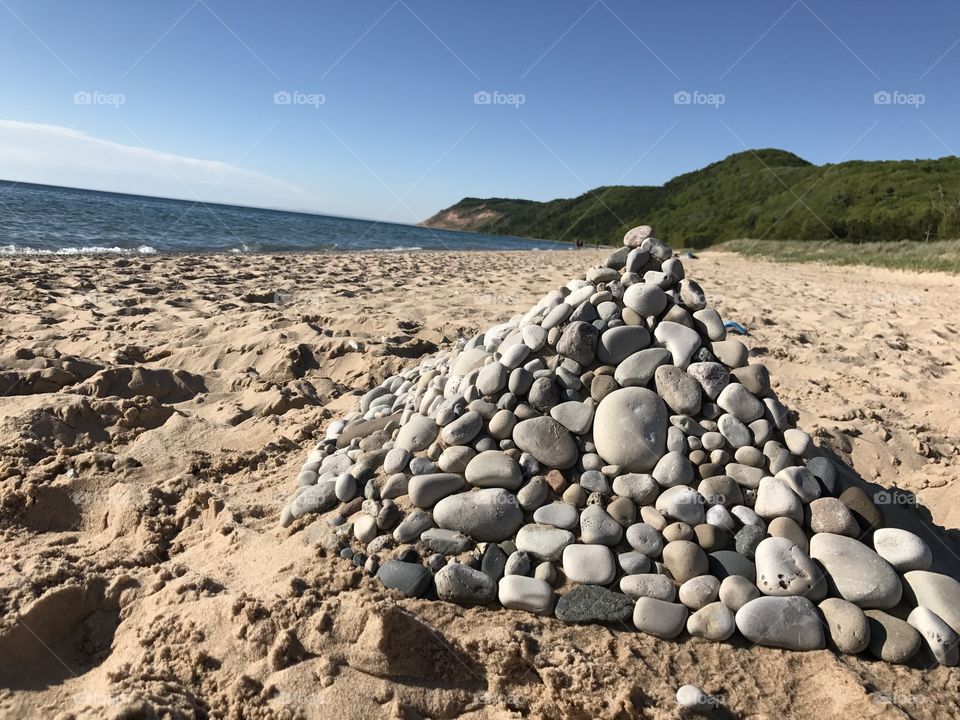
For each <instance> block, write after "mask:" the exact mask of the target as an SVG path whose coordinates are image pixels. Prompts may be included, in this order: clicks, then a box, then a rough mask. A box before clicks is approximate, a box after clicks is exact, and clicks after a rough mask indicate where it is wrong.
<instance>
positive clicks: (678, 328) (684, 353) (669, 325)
mask: <svg viewBox="0 0 960 720" xmlns="http://www.w3.org/2000/svg"><path fill="white" fill-rule="evenodd" d="M653 336H654V337H655V338H656V339H657V342H658V343H660V345H662V346H663V347H665V348H666V349H667V350H669V351H670V356H671V358H672V359H673V364H674V365H676V366H677V367H678V368H683V369H686V367H687V365H689V364H690V358H691V357H692V356H693V353H695V352H696V351H697V349H698V348H699V347H700V333H698V332H697V331H696V330H693V329H692V328H688V327H687V326H686V325H681V324H680V323H675V322H669V321H662V322H660V323H658V324H657V327H656V329H655V330H654V331H653ZM761 414H762V413H761ZM757 417H760V416H759V415H758V416H757ZM755 419H756V418H754V420H755Z"/></svg>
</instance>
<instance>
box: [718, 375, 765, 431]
mask: <svg viewBox="0 0 960 720" xmlns="http://www.w3.org/2000/svg"><path fill="white" fill-rule="evenodd" d="M717 405H719V406H720V407H721V408H723V409H724V410H726V411H727V412H728V413H730V414H731V415H733V416H734V417H735V418H737V420H739V421H740V422H742V423H752V422H753V421H754V420H759V419H760V418H762V417H763V403H762V402H760V401H759V400H758V399H757V398H756V396H755V395H754V394H753V393H751V392H750V391H749V390H747V389H746V388H745V387H744V386H743V385H741V384H740V383H730V384H729V385H727V386H726V387H725V388H724V389H723V390H722V391H721V392H720V394H719V395H718V396H717Z"/></svg>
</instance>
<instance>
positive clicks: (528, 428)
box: [513, 417, 579, 470]
mask: <svg viewBox="0 0 960 720" xmlns="http://www.w3.org/2000/svg"><path fill="white" fill-rule="evenodd" d="M513 441H514V442H515V443H516V444H517V447H519V448H520V449H521V450H523V451H524V452H528V453H530V454H531V455H533V457H534V458H536V460H537V462H539V463H541V464H542V465H543V466H544V467H548V468H557V469H559V470H566V469H567V468H570V467H573V465H574V463H576V461H577V458H578V456H579V453H578V452H577V445H576V443H575V442H574V441H573V438H572V437H571V436H570V433H569V432H568V431H567V429H566V428H565V427H563V425H561V424H560V423H558V422H557V421H556V420H554V419H553V418H550V417H537V418H531V419H530V420H523V421H522V422H519V423H517V426H516V427H515V428H514V429H513Z"/></svg>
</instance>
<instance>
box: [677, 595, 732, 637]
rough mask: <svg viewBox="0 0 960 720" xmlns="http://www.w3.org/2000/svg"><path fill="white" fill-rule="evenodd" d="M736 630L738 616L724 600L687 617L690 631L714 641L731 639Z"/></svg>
mask: <svg viewBox="0 0 960 720" xmlns="http://www.w3.org/2000/svg"><path fill="white" fill-rule="evenodd" d="M681 589H682V588H681ZM736 630H737V621H736V616H735V615H734V613H733V610H731V609H730V608H728V607H727V606H726V605H724V604H723V603H722V602H712V603H709V604H707V605H704V606H703V607H701V608H699V609H698V610H697V611H696V612H694V613H693V614H692V615H690V617H689V618H687V632H688V633H690V634H691V635H692V636H693V637H701V638H704V639H706V640H711V641H713V642H723V641H724V640H729V639H730V637H731V636H732V635H733V633H735V632H736Z"/></svg>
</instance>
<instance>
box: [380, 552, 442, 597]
mask: <svg viewBox="0 0 960 720" xmlns="http://www.w3.org/2000/svg"><path fill="white" fill-rule="evenodd" d="M377 579H378V580H380V582H382V583H383V584H384V586H385V587H388V588H390V589H391V590H399V591H400V592H402V593H403V594H404V595H406V596H407V597H424V596H425V595H426V594H427V593H428V592H429V591H430V586H431V585H433V574H432V573H431V572H430V570H428V569H427V568H426V567H424V566H423V565H421V564H419V563H411V562H402V561H400V560H388V561H387V562H385V563H384V564H383V565H381V566H380V569H379V570H378V571H377Z"/></svg>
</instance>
